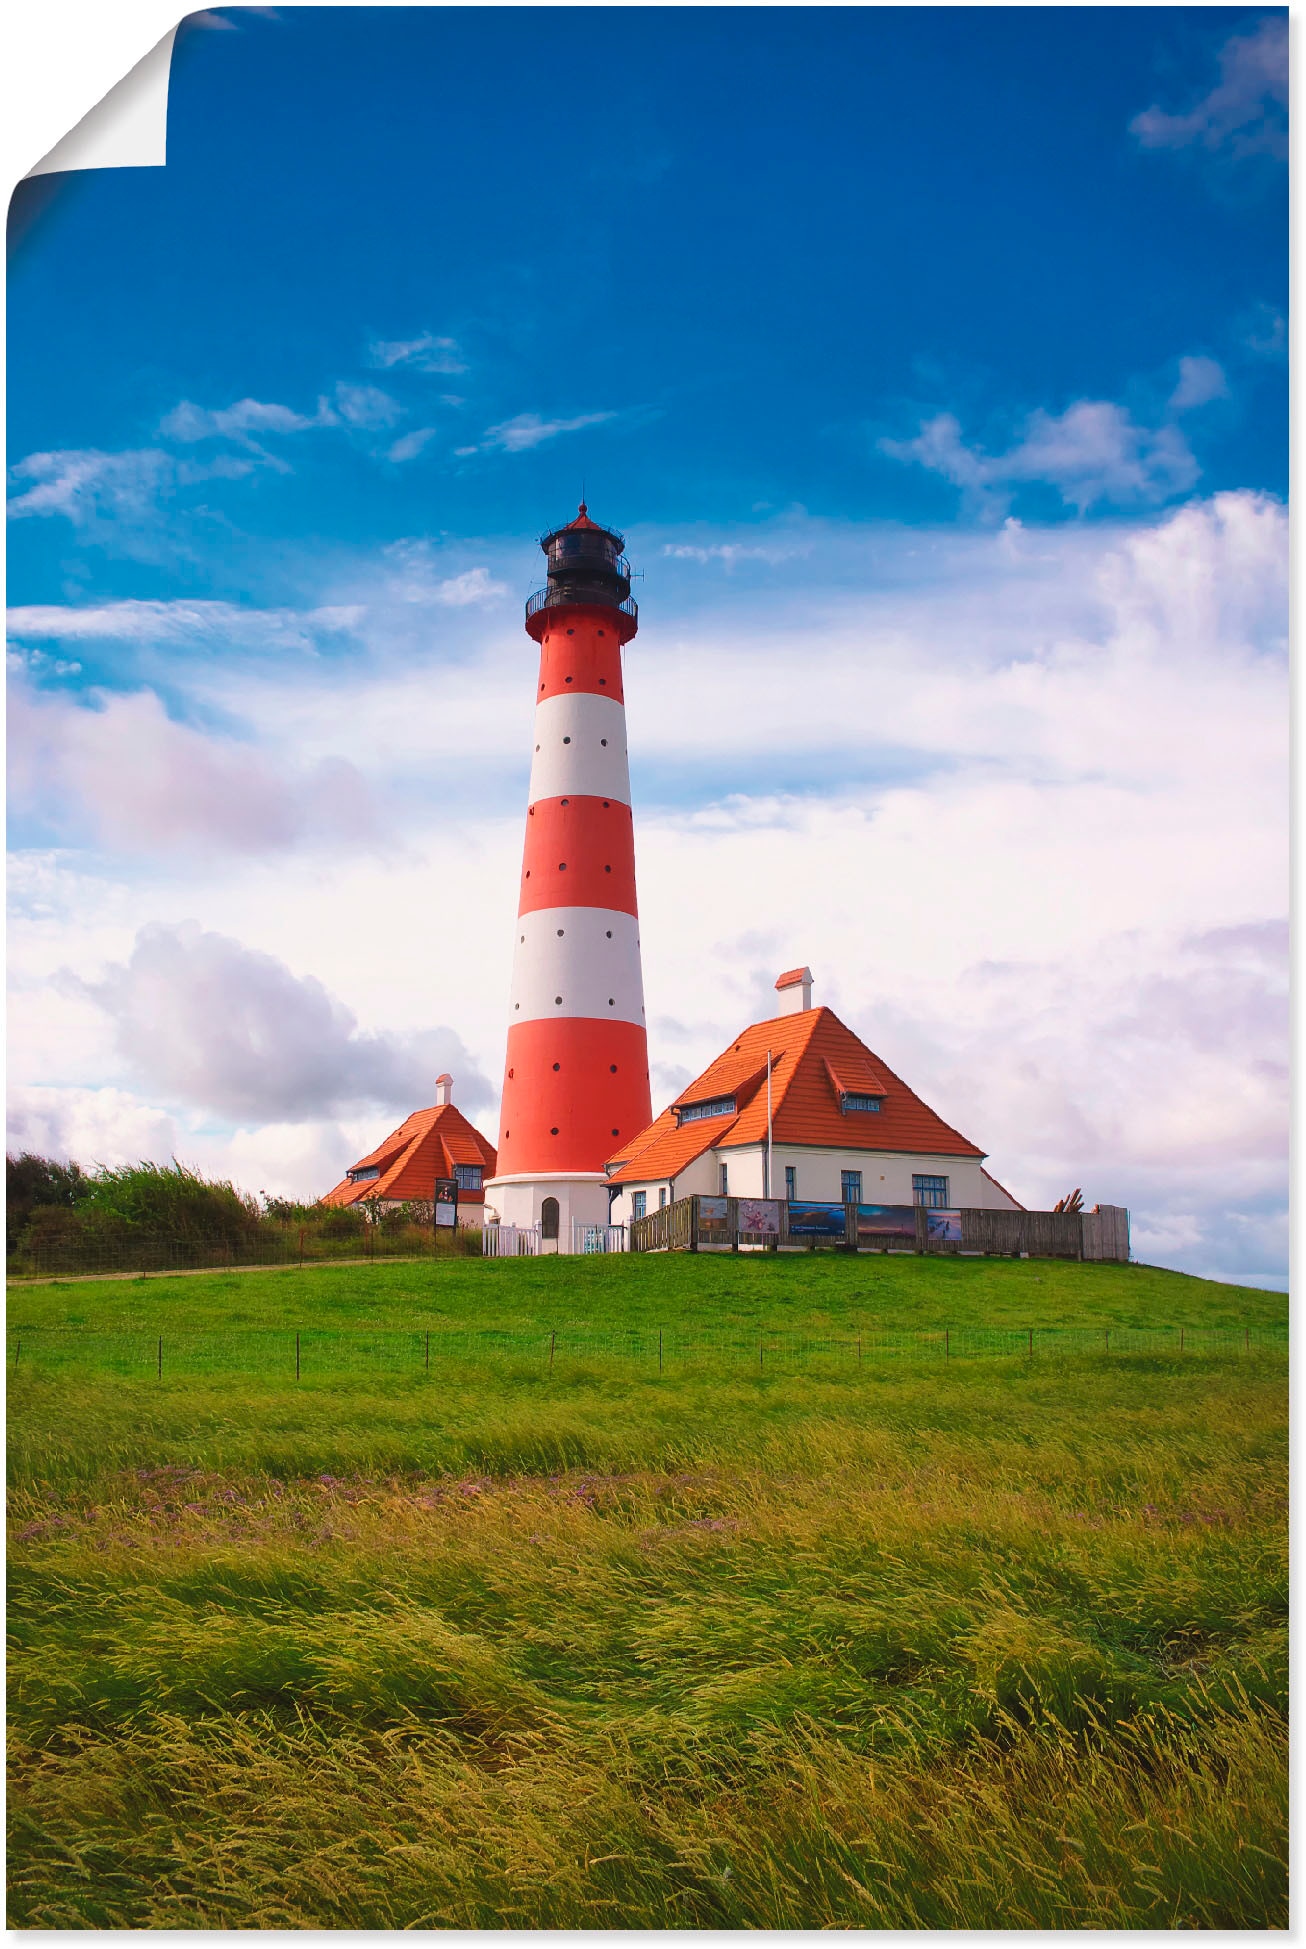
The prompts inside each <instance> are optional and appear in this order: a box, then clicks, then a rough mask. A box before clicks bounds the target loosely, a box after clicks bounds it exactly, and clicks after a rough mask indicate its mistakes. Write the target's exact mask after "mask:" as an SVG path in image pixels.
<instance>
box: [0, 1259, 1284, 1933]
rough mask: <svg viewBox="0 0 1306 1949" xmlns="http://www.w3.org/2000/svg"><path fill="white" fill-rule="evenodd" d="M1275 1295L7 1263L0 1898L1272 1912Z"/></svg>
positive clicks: (634, 1913) (355, 1920)
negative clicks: (68, 1268)
mask: <svg viewBox="0 0 1306 1949" xmlns="http://www.w3.org/2000/svg"><path fill="white" fill-rule="evenodd" d="M1285 1321H1286V1301H1285V1300H1284V1299H1283V1298H1282V1296H1280V1295H1275V1294H1267V1293H1263V1292H1256V1291H1249V1290H1244V1289H1237V1288H1232V1287H1224V1286H1214V1285H1210V1284H1207V1283H1204V1282H1202V1281H1198V1280H1193V1279H1185V1278H1183V1277H1181V1276H1179V1275H1176V1274H1169V1273H1161V1272H1154V1271H1150V1270H1148V1269H1146V1268H1142V1267H1127V1266H1079V1265H1068V1264H1067V1265H1062V1264H1056V1263H1051V1262H1032V1261H1030V1262H1010V1261H997V1260H993V1261H973V1260H965V1261H949V1260H934V1259H926V1260H918V1259H914V1258H909V1259H901V1260H900V1259H889V1260H882V1259H870V1258H865V1257H861V1258H856V1259H853V1258H843V1257H837V1256H833V1255H826V1254H821V1255H818V1256H815V1257H810V1258H809V1257H806V1256H804V1257H801V1258H781V1259H779V1260H776V1259H773V1258H761V1257H757V1258H747V1257H745V1258H740V1259H737V1260H730V1259H719V1258H709V1257H706V1256H701V1255H700V1256H699V1257H697V1258H687V1257H686V1258H679V1257H678V1258H674V1259H665V1258H664V1259H657V1260H648V1259H645V1260H632V1259H596V1260H585V1261H577V1260H555V1261H545V1262H532V1261H519V1262H513V1263H495V1262H488V1263H480V1262H476V1261H466V1262H461V1261H450V1262H448V1263H445V1264H440V1265H434V1266H432V1265H411V1266H409V1265H386V1264H379V1265H377V1266H375V1267H334V1268H326V1269H321V1270H310V1271H305V1272H303V1273H299V1272H278V1273H270V1274H254V1273H250V1274H238V1275H216V1274H215V1275H211V1276H210V1275H204V1276H192V1277H186V1278H175V1279H150V1280H140V1281H130V1282H105V1283H100V1284H94V1283H80V1282H67V1283H63V1284H56V1285H43V1286H31V1287H24V1288H11V1291H10V1296H9V1336H8V1348H9V1368H10V1478H11V1528H10V1625H11V1633H12V1650H11V1663H10V1680H11V1688H10V1713H11V1717H10V1796H9V1808H10V1820H11V1840H10V1865H11V1880H10V1919H11V1922H12V1923H13V1924H15V1925H17V1926H27V1927H33V1926H35V1927H79V1926H83V1927H84V1926H98V1927H112V1928H123V1927H186V1926H201V1927H203V1926H211V1927H242V1928H251V1927H291V1928H294V1927H312V1926H321V1927H360V1928H364V1927H373V1928H378V1927H379V1928H385V1927H405V1926H411V1927H422V1926H441V1925H444V1926H460V1925H461V1926H485V1927H493V1926H504V1925H506V1926H518V1927H631V1928H640V1927H663V1926H669V1927H716V1928H739V1927H807V1928H819V1927H825V1926H855V1927H857V1926H866V1927H894V1926H900V1927H901V1926H905V1927H913V1926H919V1927H948V1926H961V1927H967V1926H973V1927H979V1926H984V1927H989V1926H1013V1927H1022V1926H1024V1927H1088V1926H1099V1927H1118V1926H1136V1927H1172V1926H1189V1927H1267V1926H1284V1925H1285V1923H1286V1919H1287V1895H1286V1846H1287V1841H1286V1742H1285V1731H1284V1720H1285V1714H1286V1677H1285V1658H1286V1625H1285V1607H1286V1533H1285V1530H1286V1525H1285V1498H1286V1381H1287V1375H1286V1357H1285V1349H1284V1343H1283V1337H1282V1336H1283V1327H1284V1324H1285ZM659 1327H661V1328H662V1329H663V1331H664V1333H665V1334H666V1335H667V1336H668V1338H669V1339H670V1338H672V1337H673V1336H679V1338H678V1339H676V1340H675V1345H676V1346H677V1348H678V1349H679V1351H678V1352H677V1353H676V1354H675V1355H674V1356H673V1357H669V1358H668V1359H667V1360H666V1361H665V1363H664V1368H663V1371H662V1372H661V1373H659V1371H658V1368H657V1364H656V1360H655V1358H654V1357H653V1352H652V1349H653V1347H654V1345H655V1336H656V1333H657V1330H658V1328H659ZM1181 1327H1182V1328H1183V1329H1184V1330H1185V1339H1184V1345H1183V1349H1182V1351H1181V1350H1180V1348H1179V1346H1178V1345H1177V1344H1176V1342H1175V1338H1174V1333H1171V1331H1170V1330H1171V1329H1173V1330H1174V1332H1175V1333H1177V1330H1178V1329H1179V1328H1181ZM1031 1328H1033V1329H1035V1330H1036V1342H1035V1345H1036V1351H1035V1355H1034V1357H1033V1358H1032V1359H1031V1358H1029V1357H1028V1354H1027V1353H1024V1354H1017V1353H1013V1352H1011V1351H1001V1350H1000V1349H1001V1348H1003V1347H1005V1346H1007V1345H1008V1341H1004V1340H1001V1339H998V1338H993V1337H990V1338H989V1339H987V1340H986V1338H985V1334H988V1335H990V1336H993V1335H994V1334H996V1332H997V1330H999V1329H1001V1330H1002V1331H1003V1332H1004V1333H1005V1334H1006V1335H1008V1336H1015V1338H1016V1339H1017V1340H1019V1337H1020V1336H1021V1335H1024V1334H1027V1333H1028V1331H1029V1330H1030V1329H1031ZM1072 1329H1081V1330H1083V1331H1082V1332H1075V1331H1072ZM1162 1329H1165V1333H1162ZM1090 1330H1091V1331H1090ZM297 1331H298V1332H300V1334H301V1336H302V1338H303V1341H304V1344H305V1346H306V1347H316V1348H318V1350H319V1351H320V1352H321V1353H322V1357H321V1358H320V1359H319V1360H318V1362H317V1365H316V1367H315V1366H314V1363H313V1361H311V1360H309V1361H306V1362H305V1364H304V1367H303V1371H302V1374H301V1378H300V1380H299V1381H298V1382H296V1380H295V1378H294V1373H293V1366H290V1365H289V1362H290V1361H291V1360H292V1359H293V1354H292V1353H291V1352H290V1349H291V1347H292V1345H293V1336H294V1334H295V1332H297ZM428 1332H429V1333H430V1334H431V1336H432V1341H433V1343H434V1344H435V1347H436V1350H437V1351H436V1357H435V1358H434V1359H433V1361H432V1365H431V1368H430V1370H429V1372H428V1371H427V1370H426V1369H425V1367H424V1365H423V1364H422V1361H421V1360H420V1359H419V1358H418V1349H419V1347H420V1348H424V1339H425V1335H426V1333H428ZM944 1332H947V1333H949V1334H950V1335H953V1334H955V1335H956V1336H957V1340H956V1345H957V1346H958V1347H959V1349H960V1350H961V1351H960V1353H959V1355H957V1356H951V1355H950V1354H945V1353H944V1352H943V1351H942V1350H941V1347H940V1343H939V1340H938V1338H937V1336H938V1335H940V1334H942V1333H944ZM496 1333H497V1334H498V1335H500V1336H501V1337H500V1338H498V1339H495V1338H494V1337H493V1336H494V1335H495V1334H496ZM889 1334H892V1335H896V1336H898V1338H897V1339H896V1340H895V1341H893V1342H890V1341H888V1340H885V1339H883V1337H881V1339H879V1340H877V1338H876V1336H877V1335H879V1336H884V1335H889ZM315 1335H316V1336H317V1338H316V1340H315V1339H314V1336H315ZM555 1335H556V1336H557V1340H556V1347H555V1358H554V1363H553V1366H552V1368H550V1366H549V1364H548V1360H547V1357H546V1353H545V1349H546V1346H547V1344H548V1343H549V1342H550V1341H551V1339H552V1337H553V1336H555ZM912 1335H919V1336H921V1337H920V1339H919V1340H918V1341H916V1342H915V1343H913V1342H912V1341H911V1340H910V1337H909V1336H912ZM1131 1335H1133V1336H1134V1338H1133V1339H1132V1340H1131V1338H1130V1336H1131ZM858 1336H860V1337H861V1339H862V1343H863V1348H862V1351H863V1357H862V1359H860V1360H858V1359H857V1358H856V1357H855V1354H854V1352H853V1349H854V1347H855V1345H856V1341H857V1338H858ZM967 1336H969V1338H968V1337H967ZM1108 1336H1111V1337H1108ZM1167 1336H1168V1337H1167ZM159 1337H162V1338H163V1339H164V1343H165V1351H166V1360H165V1369H164V1375H163V1378H162V1379H159V1378H158V1376H157V1370H156V1368H155V1366H154V1365H153V1364H151V1362H150V1361H149V1360H141V1361H137V1360H136V1358H135V1355H134V1354H133V1355H132V1357H131V1358H130V1359H128V1358H126V1356H124V1357H123V1358H121V1359H119V1357H118V1354H119V1353H121V1349H122V1348H123V1347H124V1346H127V1347H131V1346H134V1345H135V1344H136V1343H137V1342H138V1341H139V1343H140V1345H141V1346H142V1347H144V1348H145V1349H146V1350H147V1351H148V1349H149V1348H150V1347H152V1346H153V1345H154V1343H155V1341H156V1340H157V1338H159ZM1099 1337H1100V1342H1101V1344H1100V1345H1099ZM20 1338H21V1339H22V1348H21V1354H20V1356H19V1359H18V1364H17V1366H16V1367H15V1364H14V1359H15V1354H16V1353H17V1352H18V1341H19V1339H20ZM758 1345H761V1346H762V1348H763V1349H764V1358H763V1359H762V1360H761V1361H759V1360H758V1358H757V1352H756V1349H757V1347H758ZM348 1347H353V1348H355V1349H357V1355H356V1358H354V1359H353V1361H352V1363H350V1362H345V1361H344V1359H343V1355H342V1353H341V1349H342V1348H348ZM115 1348H117V1350H118V1351H117V1352H115V1351H114V1349H115ZM200 1349H205V1350H206V1351H205V1352H204V1356H203V1358H201V1356H200V1352H199V1350H200ZM326 1349H331V1350H332V1351H331V1356H330V1358H327V1356H326V1352H325V1351H324V1350H326ZM396 1349H400V1350H401V1352H400V1353H398V1354H396V1352H395V1350H396ZM387 1350H388V1351H387ZM188 1360H189V1363H190V1364H189V1367H188V1366H187V1361H188Z"/></svg>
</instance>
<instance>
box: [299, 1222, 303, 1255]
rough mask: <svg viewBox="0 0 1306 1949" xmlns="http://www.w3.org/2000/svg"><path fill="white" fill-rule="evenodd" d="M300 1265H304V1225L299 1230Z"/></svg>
mask: <svg viewBox="0 0 1306 1949" xmlns="http://www.w3.org/2000/svg"><path fill="white" fill-rule="evenodd" d="M299 1263H300V1264H301V1265H303V1263H304V1228H303V1226H302V1225H301V1226H300V1230H299Z"/></svg>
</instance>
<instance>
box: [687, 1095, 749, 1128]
mask: <svg viewBox="0 0 1306 1949" xmlns="http://www.w3.org/2000/svg"><path fill="white" fill-rule="evenodd" d="M734 1114H735V1099H734V1097H733V1096H714V1097H712V1098H710V1099H709V1101H708V1102H706V1103H682V1104H681V1106H680V1108H679V1109H678V1110H677V1111H676V1121H677V1122H678V1123H698V1122H699V1120H700V1119H701V1118H703V1117H732V1116H733V1115H734Z"/></svg>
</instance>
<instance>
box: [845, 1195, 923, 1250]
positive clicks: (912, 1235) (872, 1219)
mask: <svg viewBox="0 0 1306 1949" xmlns="http://www.w3.org/2000/svg"><path fill="white" fill-rule="evenodd" d="M857 1237H858V1239H859V1240H863V1239H864V1240H865V1241H866V1242H867V1243H868V1244H877V1245H888V1244H894V1245H910V1246H911V1247H912V1248H913V1250H914V1249H915V1245H916V1207H915V1205H858V1207H857Z"/></svg>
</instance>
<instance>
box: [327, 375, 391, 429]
mask: <svg viewBox="0 0 1306 1949" xmlns="http://www.w3.org/2000/svg"><path fill="white" fill-rule="evenodd" d="M335 400H336V410H337V412H338V413H339V415H340V417H341V419H342V420H344V421H345V422H346V424H347V425H349V426H356V427H362V428H367V429H372V428H376V427H384V426H393V425H394V423H395V421H396V420H397V419H398V418H399V417H400V416H401V414H402V413H403V410H404V409H403V407H402V406H401V405H400V404H399V401H398V400H397V399H392V398H391V396H390V394H389V393H386V392H382V391H381V388H380V387H379V386H354V385H350V384H348V382H347V381H345V380H344V379H340V380H338V381H337V382H336V391H335Z"/></svg>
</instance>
